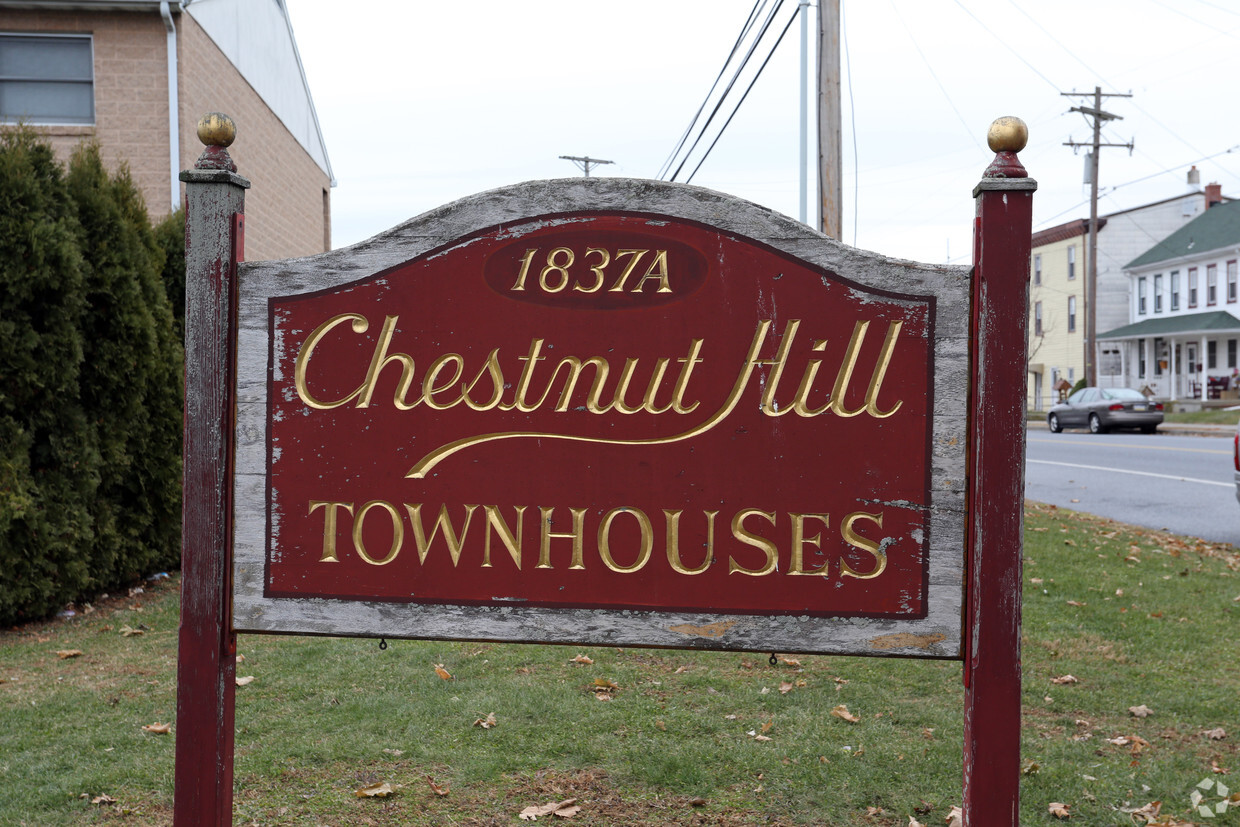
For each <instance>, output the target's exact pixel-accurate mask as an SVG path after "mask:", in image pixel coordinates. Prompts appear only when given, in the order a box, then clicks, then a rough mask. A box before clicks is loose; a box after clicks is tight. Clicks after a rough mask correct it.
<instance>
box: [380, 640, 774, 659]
mask: <svg viewBox="0 0 1240 827" xmlns="http://www.w3.org/2000/svg"><path fill="white" fill-rule="evenodd" d="M385 649H387V638H384V637H381V638H379V651H380V652H382V651H384V650H385ZM771 657H774V655H772V656H771Z"/></svg>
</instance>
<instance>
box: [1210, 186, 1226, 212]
mask: <svg viewBox="0 0 1240 827" xmlns="http://www.w3.org/2000/svg"><path fill="white" fill-rule="evenodd" d="M1221 203H1223V185H1222V184H1219V183H1217V182H1216V183H1212V184H1206V209H1207V210H1208V209H1210V208H1211V207H1213V206H1214V205H1215V204H1221Z"/></svg>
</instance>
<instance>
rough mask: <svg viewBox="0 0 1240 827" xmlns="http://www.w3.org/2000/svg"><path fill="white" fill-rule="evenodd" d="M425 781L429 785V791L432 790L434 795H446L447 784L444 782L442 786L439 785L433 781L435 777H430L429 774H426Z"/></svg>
mask: <svg viewBox="0 0 1240 827" xmlns="http://www.w3.org/2000/svg"><path fill="white" fill-rule="evenodd" d="M426 783H427V784H430V785H431V792H433V793H434V794H435V795H447V794H448V785H447V784H444V785H443V786H442V787H441V786H439V785H438V784H436V783H435V779H433V778H431V777H430V776H429V775H428V776H426Z"/></svg>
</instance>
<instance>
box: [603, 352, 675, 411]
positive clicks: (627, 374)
mask: <svg viewBox="0 0 1240 827" xmlns="http://www.w3.org/2000/svg"><path fill="white" fill-rule="evenodd" d="M636 368H637V360H636V359H625V360H624V369H623V370H621V371H620V381H619V382H618V383H616V392H615V394H614V395H613V396H612V400H611V404H610V405H609V406H608V408H610V409H614V410H617V411H619V412H620V413H622V414H635V413H641V412H642V411H643V410H646V402H647V400H648V399H649V398H650V396H651V394H652V391H651V389H650V386H647V388H646V396H645V398H643V399H642V404H640V405H638V406H637V407H636V408H634V407H633V406H631V405H628V404H626V403H625V401H624V397H625V395H626V394H628V392H629V381H630V380H631V379H632V378H633V371H634V370H635V369H636ZM665 370H667V359H659V360H658V361H657V362H656V363H655V372H654V375H653V376H651V377H650V384H651V385H654V384H656V383H657V382H659V381H662V379H663V372H664V371H665Z"/></svg>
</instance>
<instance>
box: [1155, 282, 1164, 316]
mask: <svg viewBox="0 0 1240 827" xmlns="http://www.w3.org/2000/svg"><path fill="white" fill-rule="evenodd" d="M1154 312H1155V313H1161V312H1162V273H1159V274H1158V275H1156V276H1154Z"/></svg>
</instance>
